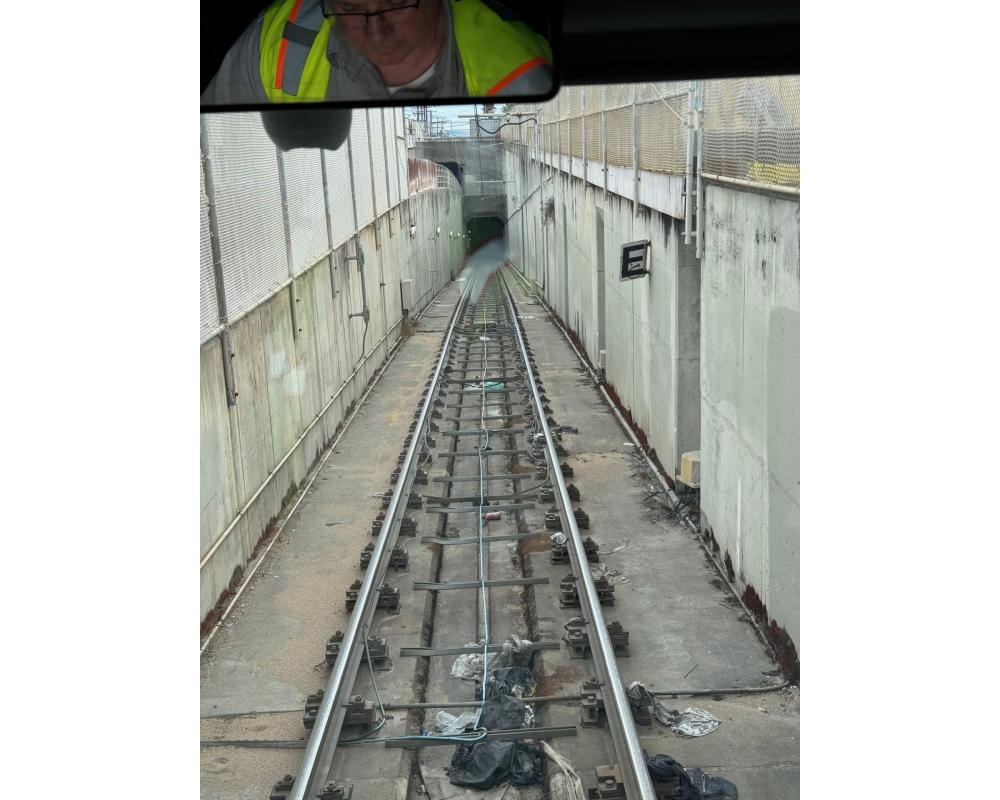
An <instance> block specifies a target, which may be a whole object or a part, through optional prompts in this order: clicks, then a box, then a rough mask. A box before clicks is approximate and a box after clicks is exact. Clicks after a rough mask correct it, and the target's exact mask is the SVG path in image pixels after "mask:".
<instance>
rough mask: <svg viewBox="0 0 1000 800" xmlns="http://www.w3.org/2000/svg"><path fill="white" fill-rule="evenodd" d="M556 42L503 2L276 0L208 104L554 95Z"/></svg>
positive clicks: (219, 77)
mask: <svg viewBox="0 0 1000 800" xmlns="http://www.w3.org/2000/svg"><path fill="white" fill-rule="evenodd" d="M551 87H552V50H551V48H550V47H549V44H548V42H547V41H546V40H545V38H544V37H543V36H540V35H539V34H537V33H535V32H534V31H533V30H532V29H531V28H530V27H529V26H528V25H527V24H525V23H524V22H522V21H520V19H518V18H517V17H516V16H514V15H513V14H512V13H511V12H510V11H509V10H508V9H506V8H505V7H504V6H503V5H502V4H501V3H498V2H496V1H495V0H276V2H274V3H273V4H272V5H271V6H269V7H268V8H267V9H266V10H264V11H263V12H261V14H260V15H259V16H258V17H257V19H255V20H254V22H253V23H252V24H251V25H250V27H249V28H247V30H246V31H244V33H243V35H242V36H240V38H239V39H238V40H237V41H236V43H235V44H234V45H233V46H232V47H231V48H230V50H229V52H228V53H227V54H226V57H225V59H224V60H223V62H222V66H221V67H220V68H219V71H218V73H216V75H215V77H214V78H213V79H212V81H211V83H210V84H209V85H208V88H207V89H206V90H205V92H204V94H202V96H201V102H202V103H203V104H205V105H216V104H218V105H226V104H234V103H257V104H259V103H268V102H271V103H287V102H322V101H324V100H347V101H350V100H379V99H387V98H390V97H394V98H397V99H409V98H428V97H438V98H447V97H468V96H472V97H487V96H494V95H496V96H503V95H508V96H510V95H535V94H544V93H545V92H547V91H549V90H550V89H551Z"/></svg>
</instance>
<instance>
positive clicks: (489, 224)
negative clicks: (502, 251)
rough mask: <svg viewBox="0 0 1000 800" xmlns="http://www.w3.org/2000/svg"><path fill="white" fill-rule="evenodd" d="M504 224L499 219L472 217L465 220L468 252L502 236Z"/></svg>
mask: <svg viewBox="0 0 1000 800" xmlns="http://www.w3.org/2000/svg"><path fill="white" fill-rule="evenodd" d="M504 227H505V226H504V223H503V221H502V220H501V219H500V218H499V217H473V218H472V219H469V220H466V222H465V232H466V233H467V234H468V235H469V252H470V253H471V252H472V251H473V250H476V249H477V248H479V247H481V246H482V245H484V244H486V242H488V241H490V240H491V239H496V238H497V237H502V236H503V235H504Z"/></svg>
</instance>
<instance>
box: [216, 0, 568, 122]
mask: <svg viewBox="0 0 1000 800" xmlns="http://www.w3.org/2000/svg"><path fill="white" fill-rule="evenodd" d="M441 5H442V8H443V11H444V14H445V30H446V31H448V35H447V36H446V37H445V44H444V50H443V51H442V53H441V55H440V57H439V58H438V60H437V62H436V64H435V69H434V74H433V75H432V76H431V77H430V79H429V80H428V81H427V82H426V83H424V84H422V85H421V86H418V87H415V88H409V89H399V90H398V91H396V92H395V93H394V94H390V93H389V91H388V89H386V88H385V84H384V83H383V82H382V78H381V76H380V75H379V73H378V70H377V69H375V67H374V65H372V63H371V62H370V61H368V59H366V58H365V57H364V56H363V55H361V53H359V52H358V51H357V50H355V49H354V48H353V47H351V45H350V44H349V43H348V42H347V40H346V39H345V38H344V35H343V31H342V30H341V29H340V28H339V27H338V26H336V25H334V26H333V28H332V30H331V31H330V40H329V44H328V46H327V52H326V57H327V59H328V60H329V62H330V66H331V69H330V83H329V85H328V87H327V90H326V99H327V100H341V101H350V100H379V99H385V100H389V99H390V98H391V99H393V100H409V99H421V98H428V97H438V98H461V97H465V96H467V95H468V89H467V87H466V84H465V70H464V68H463V67H462V59H461V55H460V54H459V52H458V46H457V45H456V43H455V29H454V26H453V24H452V18H451V7H450V4H449V3H448V2H442V4H441ZM263 20H264V12H263V11H262V12H261V13H260V15H258V17H257V19H255V20H254V22H253V23H252V24H251V25H250V27H249V28H247V29H246V30H245V31H244V32H243V34H242V35H241V36H240V38H239V39H237V40H236V43H235V44H234V45H233V46H232V47H231V48H230V49H229V52H228V53H226V57H225V58H224V59H223V61H222V66H221V67H219V71H218V72H217V73H216V75H215V77H214V78H213V79H212V82H211V83H210V84H209V85H208V88H207V89H205V91H204V93H203V94H202V96H201V102H202V104H203V105H233V104H237V103H254V104H263V103H267V102H269V101H268V98H267V94H266V92H265V91H264V87H263V86H262V85H261V80H260V32H261V28H262V26H263ZM551 88H552V70H551V68H550V67H548V66H545V65H543V66H538V67H535V68H534V69H531V70H528V72H526V73H525V74H524V75H521V76H519V77H518V78H517V80H515V81H513V82H512V83H510V84H508V85H507V86H506V87H504V89H503V90H501V91H500V92H498V96H504V95H507V96H510V95H531V94H544V93H546V92H548V91H549V90H550V89H551Z"/></svg>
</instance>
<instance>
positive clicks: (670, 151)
mask: <svg viewBox="0 0 1000 800" xmlns="http://www.w3.org/2000/svg"><path fill="white" fill-rule="evenodd" d="M688 89H689V84H688V83H687V82H684V83H658V84H657V83H650V84H643V85H641V86H639V87H636V103H637V104H638V103H640V101H641V105H638V107H637V108H636V116H637V122H638V126H639V130H638V137H639V167H640V168H641V169H646V170H649V171H650V172H666V173H668V174H671V175H683V174H684V173H685V171H686V170H687V130H688V126H687V112H688V94H689V92H688Z"/></svg>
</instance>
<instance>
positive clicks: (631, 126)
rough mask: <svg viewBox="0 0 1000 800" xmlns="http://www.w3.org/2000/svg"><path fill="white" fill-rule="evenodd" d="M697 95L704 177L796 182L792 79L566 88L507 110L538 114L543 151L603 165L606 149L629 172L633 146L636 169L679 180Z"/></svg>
mask: <svg viewBox="0 0 1000 800" xmlns="http://www.w3.org/2000/svg"><path fill="white" fill-rule="evenodd" d="M699 95H700V108H701V111H702V117H701V131H702V163H701V171H702V173H703V174H706V175H710V176H711V175H716V176H722V177H727V178H736V179H739V180H740V181H744V182H749V183H750V184H751V185H752V184H759V185H766V184H767V185H778V186H794V187H797V186H798V185H799V78H798V76H777V77H766V78H740V79H733V80H713V81H703V82H691V81H673V82H657V83H640V84H612V85H608V86H586V87H578V86H568V87H566V88H565V89H563V90H562V91H561V92H560V93H559V94H558V95H557V96H556V97H555V98H553V100H551V101H549V102H548V103H544V104H542V105H541V106H539V107H538V108H537V111H536V109H535V108H534V107H532V106H515V107H514V109H513V110H514V111H522V112H523V111H532V112H535V113H536V115H537V119H538V142H539V147H540V149H541V151H542V152H543V153H548V154H550V155H552V156H558V155H560V154H561V155H567V154H569V153H572V155H574V156H576V157H578V158H579V157H581V156H583V155H584V154H585V155H586V158H587V160H588V161H602V162H603V161H604V159H605V151H606V158H607V162H606V165H607V166H609V167H634V164H633V147H635V148H636V150H637V152H638V161H639V163H638V166H639V168H640V169H643V170H647V171H650V172H658V173H664V174H668V175H675V176H682V175H684V174H685V173H686V168H687V157H688V129H689V125H692V124H695V122H696V120H695V119H694V117H695V116H696V115H692V114H690V113H689V112H690V111H691V110H692V109H691V108H690V105H691V103H692V101H694V102H698V100H697V98H698V97H699ZM503 138H504V139H505V140H507V141H509V140H510V139H511V138H512V137H511V136H509V135H504V137H503ZM692 138H693V137H692ZM556 163H558V160H557V161H556ZM563 169H567V166H566V163H565V161H564V162H563Z"/></svg>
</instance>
